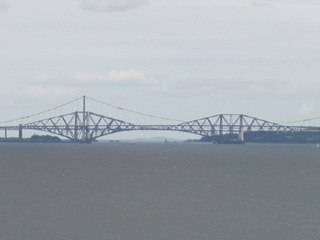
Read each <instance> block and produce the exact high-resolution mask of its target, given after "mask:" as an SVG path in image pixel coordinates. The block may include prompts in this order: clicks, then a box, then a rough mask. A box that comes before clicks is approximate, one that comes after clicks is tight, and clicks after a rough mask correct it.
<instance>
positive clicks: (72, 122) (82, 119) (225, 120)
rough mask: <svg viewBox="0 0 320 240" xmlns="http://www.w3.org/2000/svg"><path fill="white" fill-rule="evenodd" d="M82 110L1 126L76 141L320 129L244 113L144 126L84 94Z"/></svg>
mask: <svg viewBox="0 0 320 240" xmlns="http://www.w3.org/2000/svg"><path fill="white" fill-rule="evenodd" d="M82 99H83V103H82V105H83V106H82V111H75V112H72V113H67V114H62V115H59V116H54V117H49V118H45V119H42V120H37V121H32V122H29V123H26V124H19V125H16V126H0V130H4V131H5V138H7V131H10V130H15V131H18V132H19V138H20V139H22V138H23V134H22V133H23V131H24V130H38V131H43V132H48V133H52V134H56V135H59V136H62V137H65V138H67V139H70V140H71V141H74V142H86V143H90V142H92V141H94V140H96V139H98V138H100V137H102V136H106V135H110V134H114V133H118V132H124V131H138V130H139V131H149V130H152V131H179V132H186V133H193V134H197V135H200V136H204V137H207V138H210V139H212V141H214V142H217V143H226V142H237V143H241V142H244V141H245V139H244V136H245V134H247V133H251V135H258V134H267V133H270V132H277V133H280V132H299V131H300V132H301V131H306V132H310V131H312V132H315V131H317V132H319V133H320V127H315V126H313V127H310V126H309V127H306V126H285V125H281V124H277V123H273V122H269V121H266V120H262V119H259V118H255V117H250V116H247V115H244V114H218V115H213V116H210V117H205V118H201V119H196V120H192V121H186V122H181V123H178V124H169V125H165V124H158V125H141V124H134V123H131V122H127V121H123V120H120V119H116V118H112V117H108V116H104V115H100V114H97V113H94V112H90V111H86V97H85V96H83V97H82Z"/></svg>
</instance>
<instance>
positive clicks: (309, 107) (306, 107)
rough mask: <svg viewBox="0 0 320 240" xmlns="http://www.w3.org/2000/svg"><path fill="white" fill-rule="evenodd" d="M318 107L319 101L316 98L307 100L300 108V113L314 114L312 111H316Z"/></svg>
mask: <svg viewBox="0 0 320 240" xmlns="http://www.w3.org/2000/svg"><path fill="white" fill-rule="evenodd" d="M317 107H318V104H317V101H315V100H309V101H307V102H304V103H303V104H302V105H301V106H300V108H299V114H300V115H301V116H308V115H312V113H313V112H314V111H315V109H316V108H317Z"/></svg>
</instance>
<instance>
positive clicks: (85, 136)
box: [81, 96, 91, 143]
mask: <svg viewBox="0 0 320 240" xmlns="http://www.w3.org/2000/svg"><path fill="white" fill-rule="evenodd" d="M82 107H83V109H82V111H83V112H82V140H81V141H82V142H84V143H90V142H91V139H90V133H89V127H88V125H89V114H88V113H87V112H86V96H83V106H82Z"/></svg>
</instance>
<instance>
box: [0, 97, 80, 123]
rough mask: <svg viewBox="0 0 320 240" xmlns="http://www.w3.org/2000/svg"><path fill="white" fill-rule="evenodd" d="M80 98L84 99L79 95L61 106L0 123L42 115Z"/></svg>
mask: <svg viewBox="0 0 320 240" xmlns="http://www.w3.org/2000/svg"><path fill="white" fill-rule="evenodd" d="M79 99H82V97H79V98H76V99H74V100H72V101H70V102H67V103H64V104H61V105H59V106H56V107H53V108H50V109H48V110H45V111H42V112H38V113H35V114H31V115H28V116H24V117H20V118H16V119H11V120H7V121H4V122H0V124H2V123H8V122H13V121H18V120H23V119H26V118H30V117H34V116H37V115H40V114H43V113H46V112H50V111H52V110H55V109H57V108H60V107H64V106H66V105H68V104H70V103H73V102H75V101H78V100H79Z"/></svg>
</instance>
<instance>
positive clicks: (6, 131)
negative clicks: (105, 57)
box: [4, 127, 8, 140]
mask: <svg viewBox="0 0 320 240" xmlns="http://www.w3.org/2000/svg"><path fill="white" fill-rule="evenodd" d="M4 139H5V140H7V139H8V128H7V127H6V128H5V129H4Z"/></svg>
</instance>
